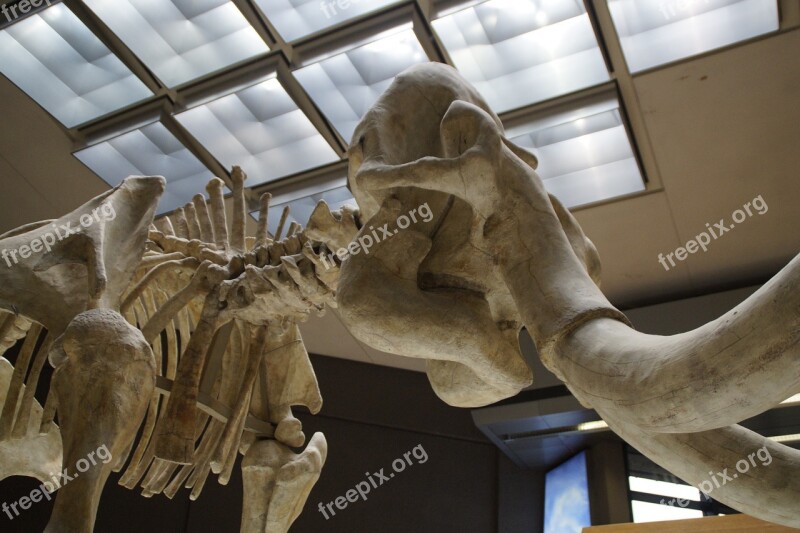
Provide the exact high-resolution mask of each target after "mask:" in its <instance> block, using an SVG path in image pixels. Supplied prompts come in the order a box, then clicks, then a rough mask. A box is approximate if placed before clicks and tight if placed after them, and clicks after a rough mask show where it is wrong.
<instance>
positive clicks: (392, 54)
mask: <svg viewBox="0 0 800 533" xmlns="http://www.w3.org/2000/svg"><path fill="white" fill-rule="evenodd" d="M425 61H428V57H427V55H425V51H424V50H423V49H422V46H421V45H420V44H419V41H418V40H417V37H416V36H415V35H414V31H413V30H410V29H409V30H403V31H400V32H398V33H395V34H393V35H389V36H388V37H383V38H379V39H377V40H375V41H372V42H371V43H368V44H365V45H363V46H359V47H357V48H354V49H352V50H349V51H347V52H343V53H340V54H336V55H333V56H331V57H327V58H325V59H322V60H320V61H318V62H317V63H313V64H311V65H308V66H306V67H303V68H301V69H298V70H296V71H294V75H295V77H296V78H297V80H298V81H299V82H300V84H301V85H302V86H303V88H304V89H305V90H306V92H307V93H308V94H309V95H310V96H311V99H312V100H314V103H316V104H317V106H318V107H319V108H320V110H322V113H323V114H325V116H326V117H327V118H328V120H329V121H330V122H331V123H332V124H333V126H334V127H335V128H336V130H337V131H338V132H339V133H340V134H341V136H342V138H343V139H344V140H345V141H347V142H349V141H350V138H351V137H352V136H353V131H355V129H356V126H357V125H358V122H359V121H360V120H361V117H363V116H364V114H365V113H366V112H367V111H368V110H369V108H370V107H371V106H372V104H374V103H375V101H376V100H377V99H378V97H379V96H380V95H381V94H382V93H383V91H385V90H386V89H387V88H388V87H389V85H391V83H392V82H393V81H394V78H395V76H397V75H398V74H400V73H401V72H402V71H404V70H405V69H407V68H408V67H410V66H411V65H414V64H417V63H422V62H425Z"/></svg>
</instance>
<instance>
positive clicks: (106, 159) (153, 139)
mask: <svg viewBox="0 0 800 533" xmlns="http://www.w3.org/2000/svg"><path fill="white" fill-rule="evenodd" d="M75 157H77V158H78V159H79V160H80V161H81V162H83V163H84V164H85V165H86V166H87V167H89V168H90V169H92V170H93V171H94V172H95V173H96V174H97V175H98V176H100V177H101V178H102V179H103V180H104V181H105V182H106V183H108V184H109V185H110V186H112V187H114V186H116V185H119V184H120V183H121V182H122V180H123V179H124V178H126V177H128V176H164V177H165V178H166V179H167V187H166V190H165V191H164V194H163V195H162V197H161V201H160V203H159V206H158V213H159V214H161V213H166V212H168V211H172V210H173V209H175V208H177V207H180V206H182V205H184V204H186V203H187V202H189V201H190V200H191V199H192V197H193V196H194V195H195V194H198V193H201V194H204V193H205V188H206V184H207V183H208V181H209V180H210V179H212V178H213V177H214V175H213V174H212V173H211V171H209V170H208V169H207V168H206V167H205V166H204V165H203V164H202V163H201V162H200V160H199V159H197V158H196V157H195V156H194V155H193V154H192V153H191V152H190V151H189V150H188V149H187V148H186V147H185V146H183V144H181V142H180V141H179V140H178V139H177V138H176V137H175V136H174V135H172V133H170V132H169V130H167V128H165V127H164V125H163V124H161V123H160V122H155V123H153V124H149V125H147V126H144V127H142V128H139V129H137V130H134V131H131V132H128V133H125V134H123V135H120V136H119V137H115V138H113V139H110V140H107V141H104V142H101V143H99V144H95V145H93V146H90V147H89V148H85V149H83V150H81V151H79V152H76V153H75Z"/></svg>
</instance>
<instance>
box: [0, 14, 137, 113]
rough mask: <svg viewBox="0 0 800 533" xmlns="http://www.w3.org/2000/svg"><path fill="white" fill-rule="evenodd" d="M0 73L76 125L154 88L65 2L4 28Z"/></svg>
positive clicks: (0, 36) (132, 100)
mask: <svg viewBox="0 0 800 533" xmlns="http://www.w3.org/2000/svg"><path fill="white" fill-rule="evenodd" d="M0 50H2V51H3V53H2V54H0V72H2V73H3V74H5V75H6V77H8V79H10V80H11V81H12V82H14V83H15V84H16V85H17V86H18V87H19V88H20V89H22V90H23V91H25V92H26V93H27V94H28V96H30V97H31V98H33V99H34V100H35V101H36V102H37V103H38V104H39V105H40V106H42V107H43V108H44V109H45V110H47V111H48V112H49V113H50V114H51V115H53V116H54V117H55V118H56V119H57V120H58V121H59V122H61V123H62V124H64V125H65V126H66V127H68V128H71V127H74V126H77V125H79V124H82V123H84V122H88V121H89V120H92V119H95V118H97V117H99V116H102V115H105V114H107V113H110V112H112V111H116V110H118V109H121V108H123V107H126V106H128V105H130V104H132V103H134V102H137V101H139V100H143V99H145V98H147V97H149V96H152V94H153V93H152V92H151V91H150V90H149V89H148V88H147V87H146V86H145V85H144V83H142V81H141V80H139V79H138V78H137V77H136V76H134V74H133V73H132V72H131V71H130V70H129V69H128V68H127V67H126V66H125V65H124V64H123V63H122V61H120V60H119V59H118V58H117V57H116V56H115V55H114V54H112V53H111V51H110V50H109V49H108V48H107V47H106V46H105V45H104V44H103V43H102V42H101V41H100V39H98V38H97V37H95V35H94V34H93V33H92V32H91V31H89V28H87V27H86V26H85V25H84V24H83V23H82V22H81V21H80V20H79V19H78V17H76V16H75V14H73V13H72V11H70V10H69V8H67V6H66V5H64V4H62V3H59V4H55V5H53V6H51V7H49V8H47V9H45V10H44V11H41V12H39V13H37V14H35V15H31V16H30V17H28V18H26V19H23V20H21V21H19V22H16V23H14V24H12V25H10V26H8V27H7V28H6V29H4V30H2V31H0Z"/></svg>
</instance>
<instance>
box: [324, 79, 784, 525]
mask: <svg viewBox="0 0 800 533" xmlns="http://www.w3.org/2000/svg"><path fill="white" fill-rule="evenodd" d="M408 110H421V111H419V112H409V111H408ZM352 146H353V147H352V149H351V152H350V185H351V188H352V190H353V193H354V194H355V195H356V198H357V199H358V201H359V204H360V205H361V207H362V208H363V211H364V213H363V215H364V216H365V218H367V219H368V220H367V221H366V222H365V224H364V228H362V230H361V232H362V233H364V232H365V228H367V227H369V226H370V225H374V226H376V227H377V226H378V225H379V224H385V223H389V224H390V225H392V224H393V223H394V222H395V220H396V217H397V216H398V214H402V213H404V212H405V211H407V210H409V209H411V208H414V207H416V206H418V205H420V204H422V203H424V202H428V203H429V205H430V206H431V208H432V209H433V211H434V213H435V214H436V217H435V218H434V220H433V221H431V222H430V223H429V224H427V225H424V224H423V225H417V226H414V227H413V228H409V229H408V230H404V231H403V232H400V233H398V234H397V235H395V236H394V237H392V238H391V239H389V240H386V241H384V242H381V243H380V244H379V245H378V246H376V247H375V249H374V251H373V253H371V254H370V255H369V256H358V255H354V256H352V257H350V258H348V259H347V260H346V261H344V263H343V265H342V272H341V278H340V280H339V286H338V289H339V294H338V303H339V308H340V311H341V315H342V317H343V319H344V320H345V322H346V324H347V325H348V327H349V328H350V329H351V331H352V332H353V333H354V334H355V335H356V336H357V337H358V338H360V339H361V340H362V341H364V342H366V343H368V344H370V345H372V346H374V347H376V348H380V349H383V350H386V351H390V352H393V353H398V354H401V355H409V356H415V357H425V358H427V359H429V360H433V361H432V362H429V365H428V374H429V377H430V378H431V382H432V384H433V386H434V388H435V390H436V391H437V393H438V394H439V395H440V396H441V397H442V398H443V399H445V400H446V401H448V402H449V403H451V404H453V405H461V406H468V405H477V404H481V403H487V402H490V401H494V400H497V399H500V398H502V397H505V396H509V395H511V394H514V393H515V392H516V391H517V390H519V388H521V387H523V386H525V385H526V384H527V383H528V382H529V380H530V376H529V374H528V373H527V368H526V367H525V365H524V363H523V362H522V360H521V358H520V357H519V352H518V348H517V344H516V334H517V332H518V330H519V328H520V327H521V326H522V325H524V326H525V327H526V329H527V330H528V331H529V333H530V334H531V336H532V337H533V339H534V342H535V343H536V347H537V349H538V352H539V354H540V356H541V358H542V360H543V362H544V363H545V365H546V366H547V367H548V368H549V369H550V370H552V371H553V372H554V373H555V374H556V375H557V376H559V377H560V378H561V379H562V380H564V381H565V382H566V384H567V386H568V387H569V388H570V390H571V391H572V392H573V393H574V394H575V396H576V397H577V398H578V399H579V400H580V401H581V402H582V403H583V404H584V405H586V406H587V407H593V408H594V409H596V410H597V412H598V413H600V414H601V416H603V418H604V419H605V420H606V421H607V422H608V423H609V425H610V426H611V428H612V429H614V430H615V431H616V432H617V433H619V434H620V435H621V436H623V438H625V439H626V440H627V441H628V442H629V443H630V444H632V445H633V446H635V447H636V448H637V449H639V450H640V451H642V452H643V453H645V454H646V455H648V456H649V457H650V458H651V459H652V460H654V461H655V462H656V463H658V464H660V465H661V466H663V467H665V468H667V469H668V470H670V471H672V472H673V473H675V474H676V475H678V476H679V477H681V478H683V479H685V480H686V481H688V482H690V483H692V484H694V485H698V484H700V483H702V481H704V480H706V479H707V478H708V472H709V471H713V472H721V471H723V470H724V469H725V468H727V469H729V470H730V469H731V468H732V467H733V466H734V465H735V464H736V463H737V461H739V460H741V459H743V458H747V457H748V454H751V453H753V452H755V451H756V450H758V449H760V448H762V447H766V449H767V450H768V451H769V452H770V454H771V456H772V458H773V464H772V465H771V466H770V467H769V468H762V469H758V470H752V471H750V472H749V473H748V474H747V475H739V476H738V479H736V481H735V482H734V483H728V484H727V485H724V486H721V487H719V488H716V489H715V491H714V497H715V498H716V499H718V500H720V501H722V502H724V503H726V504H728V505H730V506H732V507H734V508H736V509H739V510H740V511H743V512H746V513H749V514H752V515H754V516H757V517H760V518H762V519H764V520H768V521H772V522H776V523H780V524H784V525H787V526H792V527H800V512H798V508H797V505H796V499H797V495H798V494H800V476H798V474H800V472H799V471H800V452H798V451H796V450H793V449H791V448H788V447H786V446H783V445H780V444H776V443H773V442H771V441H769V440H767V439H765V438H763V437H761V436H760V435H757V434H755V433H752V432H750V431H747V430H745V429H743V428H741V427H739V426H736V425H732V424H735V423H737V422H739V421H740V420H743V419H745V418H748V417H750V416H753V415H755V414H758V413H760V412H762V411H764V410H766V409H769V408H770V407H772V406H774V405H777V404H778V403H780V402H781V401H782V400H784V399H786V398H788V397H789V396H791V395H792V394H796V393H798V392H800V377H799V376H798V373H797V363H798V354H799V353H800V290H798V288H800V287H798V284H800V256H799V257H797V258H795V259H794V260H793V261H792V262H791V263H790V264H789V265H788V266H787V267H786V268H784V270H783V271H781V272H780V273H779V274H778V275H776V276H775V278H774V279H773V280H771V281H770V282H769V283H767V284H765V285H764V286H763V287H762V288H761V289H760V290H759V291H757V292H756V293H755V294H754V295H753V296H751V297H750V298H749V299H748V300H746V301H745V302H743V303H742V304H741V305H739V306H738V307H737V308H735V309H734V310H732V311H731V312H729V313H727V314H726V315H724V316H722V317H720V318H719V319H717V320H715V321H713V322H711V323H709V324H706V325H705V326H702V327H700V328H698V329H696V330H694V331H691V332H688V333H684V334H681V335H675V336H672V337H658V336H652V335H645V334H641V333H638V332H636V331H635V330H633V329H632V328H631V327H630V326H629V324H628V321H627V319H626V317H625V316H624V315H623V314H622V313H621V312H619V311H618V310H616V309H615V308H614V307H613V306H612V305H611V304H610V303H609V302H608V300H607V299H606V298H605V296H604V295H603V294H602V292H601V291H600V290H599V288H598V285H597V283H596V280H597V275H598V272H599V266H598V265H599V262H598V260H597V254H596V252H595V250H594V247H593V246H592V245H591V243H590V242H589V241H588V239H586V237H585V236H584V235H583V233H582V232H581V230H580V228H579V226H578V224H577V223H576V222H575V220H574V219H573V218H572V217H571V216H570V215H569V213H568V212H567V211H566V210H565V209H563V207H562V206H560V204H559V203H558V202H557V201H556V200H555V199H554V198H552V197H550V196H549V195H548V194H547V192H546V191H545V188H544V186H543V184H542V181H541V180H540V179H539V177H538V176H537V175H536V173H535V171H534V170H535V168H536V165H537V162H536V159H535V158H534V157H533V156H532V155H531V154H528V153H526V152H525V151H524V150H522V149H521V148H519V147H517V146H514V145H513V144H512V143H510V142H509V141H508V140H507V139H506V138H505V136H504V132H503V129H502V126H501V124H500V121H499V120H498V119H497V117H496V115H494V114H493V113H492V112H491V111H490V110H489V109H488V107H487V106H486V104H485V103H484V102H483V101H482V100H481V99H480V98H479V97H478V96H477V95H476V94H475V91H474V89H472V88H471V87H470V86H469V84H468V83H467V82H466V81H465V80H463V79H462V78H460V76H459V75H458V74H457V73H456V72H455V71H454V70H453V69H451V68H449V67H447V66H444V65H437V64H428V65H422V66H417V67H412V68H411V69H409V70H408V71H406V72H405V73H404V74H402V75H400V76H399V77H398V78H397V79H396V81H395V82H394V84H393V85H392V86H391V87H390V88H389V89H388V90H387V91H386V93H385V94H384V95H383V97H382V98H381V99H380V100H379V101H378V102H377V104H376V105H375V106H374V108H373V109H372V110H371V111H370V112H369V113H368V114H367V116H366V117H365V118H364V120H363V121H362V122H361V124H360V126H359V127H358V129H357V130H356V133H355V136H354V139H353V144H352ZM726 426H727V427H726Z"/></svg>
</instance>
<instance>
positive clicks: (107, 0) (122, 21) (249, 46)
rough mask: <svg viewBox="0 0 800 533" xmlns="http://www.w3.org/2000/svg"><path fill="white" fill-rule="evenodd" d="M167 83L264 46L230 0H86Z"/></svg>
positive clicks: (249, 54) (181, 80) (196, 75)
mask: <svg viewBox="0 0 800 533" xmlns="http://www.w3.org/2000/svg"><path fill="white" fill-rule="evenodd" d="M85 1H86V4H87V5H88V6H89V7H90V8H91V9H92V10H93V11H94V12H95V13H96V14H97V16H99V17H100V18H101V19H102V20H103V22H105V23H106V24H107V25H108V27H109V28H111V30H112V31H114V33H116V34H117V35H118V36H119V38H120V39H122V41H123V42H124V43H125V44H126V45H127V46H128V47H129V48H130V49H131V50H132V51H133V52H134V53H135V54H136V55H137V56H139V58H140V59H141V60H142V61H143V62H144V63H145V65H147V66H148V67H149V68H150V69H151V70H152V71H153V72H154V73H155V75H156V76H157V77H158V78H159V79H160V80H161V81H162V82H164V83H165V84H166V85H167V86H169V87H175V86H176V85H181V84H182V83H185V82H187V81H190V80H193V79H195V78H199V77H201V76H204V75H206V74H208V73H210V72H214V71H216V70H219V69H222V68H225V67H227V66H230V65H233V64H234V63H238V62H239V61H243V60H245V59H248V58H250V57H253V56H256V55H258V54H261V53H265V52H268V51H269V48H268V47H267V45H266V43H264V41H263V40H262V39H261V37H259V35H258V33H256V31H255V29H253V27H252V26H251V25H250V24H249V23H248V22H247V20H246V19H245V18H244V15H242V13H241V11H239V9H238V8H237V7H236V6H235V5H234V4H233V2H230V1H229V0H171V1H168V0H85Z"/></svg>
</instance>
